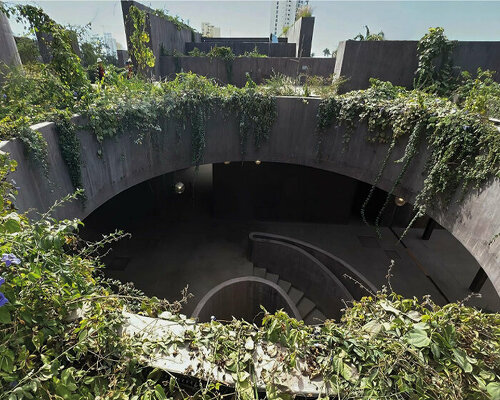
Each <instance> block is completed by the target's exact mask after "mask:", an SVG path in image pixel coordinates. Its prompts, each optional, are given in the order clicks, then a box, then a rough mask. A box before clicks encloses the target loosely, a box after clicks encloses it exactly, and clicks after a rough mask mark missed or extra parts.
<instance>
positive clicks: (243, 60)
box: [160, 56, 335, 87]
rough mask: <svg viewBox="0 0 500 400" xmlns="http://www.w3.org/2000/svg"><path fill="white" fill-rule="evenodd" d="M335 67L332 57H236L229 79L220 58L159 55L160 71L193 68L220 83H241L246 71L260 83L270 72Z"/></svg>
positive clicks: (171, 73) (322, 72) (323, 72)
mask: <svg viewBox="0 0 500 400" xmlns="http://www.w3.org/2000/svg"><path fill="white" fill-rule="evenodd" d="M334 69H335V58H311V57H305V58H295V57H261V58H260V57H237V58H235V59H234V61H233V63H232V70H231V82H229V81H228V74H227V67H226V64H225V63H224V61H222V60H218V59H211V58H208V57H171V56H170V57H169V56H163V57H160V75H161V77H162V78H163V79H164V78H169V79H173V78H175V74H176V73H178V72H190V71H191V72H194V73H196V74H199V75H203V76H207V77H209V78H214V79H216V80H217V82H220V83H231V84H233V85H236V86H238V87H242V86H244V85H245V83H246V80H247V78H246V73H247V72H248V73H249V74H250V76H251V78H252V79H253V81H254V82H256V83H258V84H260V83H262V82H264V80H265V79H268V78H270V77H271V76H272V75H273V74H274V73H276V72H279V73H280V74H283V75H286V76H290V77H293V78H297V77H299V76H300V75H309V76H313V75H318V76H322V77H325V78H327V77H329V76H331V75H332V74H333V72H334Z"/></svg>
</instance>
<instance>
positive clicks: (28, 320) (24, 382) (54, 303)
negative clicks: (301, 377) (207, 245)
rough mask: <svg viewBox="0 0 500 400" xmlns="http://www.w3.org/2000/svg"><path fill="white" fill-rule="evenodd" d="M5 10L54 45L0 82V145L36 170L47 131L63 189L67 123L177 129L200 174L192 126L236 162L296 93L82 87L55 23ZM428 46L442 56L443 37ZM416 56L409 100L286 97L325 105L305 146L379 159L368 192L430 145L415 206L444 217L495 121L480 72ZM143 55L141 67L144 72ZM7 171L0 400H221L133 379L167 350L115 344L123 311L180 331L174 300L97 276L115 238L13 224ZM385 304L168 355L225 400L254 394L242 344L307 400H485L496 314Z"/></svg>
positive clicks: (204, 85) (146, 85) (497, 342)
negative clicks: (166, 317)
mask: <svg viewBox="0 0 500 400" xmlns="http://www.w3.org/2000/svg"><path fill="white" fill-rule="evenodd" d="M24 7H28V8H24ZM13 12H16V13H19V17H20V18H28V20H29V21H30V24H31V25H32V26H33V27H34V29H43V31H44V32H45V31H47V32H50V33H51V34H53V35H54V37H56V38H57V40H55V41H53V44H52V45H51V46H53V47H52V52H53V55H54V57H53V59H52V61H51V64H49V65H46V66H43V65H38V64H34V65H32V66H28V67H25V69H24V72H23V73H21V72H20V71H16V70H13V71H12V72H11V74H10V75H9V77H8V79H7V80H6V83H5V84H4V85H3V86H2V88H1V98H0V103H1V105H2V107H0V135H1V138H2V139H10V138H13V137H20V138H21V140H23V141H24V142H25V143H26V144H27V146H28V149H30V153H31V154H32V155H35V157H34V158H35V159H37V160H39V161H43V160H44V159H45V158H46V151H47V148H46V146H47V144H46V142H45V141H44V140H43V137H41V135H40V134H39V133H37V132H34V131H33V130H31V129H30V128H29V126H30V125H32V124H34V123H36V122H40V121H44V120H52V121H56V124H57V129H58V134H59V144H60V148H61V151H62V154H63V158H64V160H65V162H66V163H67V164H68V167H69V170H70V175H71V179H72V181H73V184H74V185H75V187H79V186H80V185H81V174H80V163H81V161H80V148H79V142H78V137H77V135H76V130H77V129H78V128H79V127H78V126H76V125H75V124H74V123H72V122H71V121H70V118H71V115H72V114H74V113H79V114H81V115H82V118H83V121H86V125H87V128H89V129H91V131H93V132H94V133H95V135H96V138H97V140H98V141H99V142H102V141H104V140H105V139H107V138H113V137H116V136H117V135H119V134H123V133H132V134H133V135H134V138H135V140H136V141H137V142H141V141H142V140H144V138H145V136H146V135H154V134H160V133H165V132H166V128H167V127H170V126H171V125H169V122H168V121H174V122H175V123H176V127H175V128H174V129H175V131H176V134H177V135H178V136H180V135H182V134H183V132H184V131H185V130H188V131H189V132H190V133H191V142H192V161H193V164H195V165H196V164H199V163H201V162H202V161H203V150H204V147H205V144H206V143H205V142H206V138H205V131H206V127H207V122H208V120H209V119H210V117H211V116H212V115H213V114H214V113H216V112H219V111H221V110H222V111H224V112H225V113H226V114H227V115H232V116H235V117H236V120H237V124H238V127H239V128H238V129H239V133H240V140H241V150H242V152H244V151H245V149H246V146H247V144H248V143H247V142H248V141H249V140H250V139H251V137H252V135H253V139H254V145H255V146H257V147H258V146H260V145H261V144H262V143H263V142H264V141H265V140H266V139H267V137H268V135H269V133H270V131H271V127H272V124H273V122H274V121H275V119H276V112H277V111H276V103H275V98H274V96H275V95H278V94H283V93H282V92H280V90H288V89H287V85H289V86H295V85H294V84H292V83H290V84H289V83H287V82H285V80H286V79H288V78H285V77H283V76H276V77H273V79H272V80H270V81H268V82H267V85H264V87H258V86H257V85H255V83H253V82H252V81H251V79H248V81H247V85H246V86H245V87H244V88H242V89H238V88H235V87H233V86H231V85H228V86H225V87H221V86H218V85H217V84H215V83H214V82H213V81H211V80H210V79H207V78H204V77H199V76H196V75H194V74H179V75H178V76H177V77H176V79H174V80H172V81H167V82H161V83H159V82H148V81H146V80H144V79H142V78H141V77H137V76H136V77H133V78H132V79H125V78H124V77H123V76H122V75H120V74H118V73H116V71H113V70H111V71H109V74H108V75H107V76H106V77H105V80H104V82H102V83H99V84H97V85H96V86H95V87H92V86H91V85H90V82H89V80H88V78H87V76H86V75H85V73H84V71H83V69H81V64H80V60H79V59H78V57H77V56H76V55H74V53H73V51H72V50H71V49H70V47H71V46H70V41H71V40H70V38H69V36H66V35H65V34H64V33H62V29H61V30H60V29H59V26H58V25H57V24H55V23H54V22H53V21H51V20H49V19H48V17H47V16H46V15H45V14H43V13H42V12H40V11H39V10H38V11H37V10H36V9H34V8H30V7H29V6H15V8H14V9H13ZM136 17H137V18H135V19H134V20H135V21H136V22H135V23H137V27H138V33H139V34H138V36H137V39H138V42H137V43H138V46H139V48H142V50H140V51H139V53H140V52H142V51H143V50H144V48H143V47H144V46H146V44H147V40H145V37H144V35H143V34H144V33H145V30H144V26H145V25H144V23H145V22H144V20H143V19H142V14H137V15H136ZM46 25H47V26H46ZM435 32H437V34H438V35H440V33H439V31H435ZM146 35H147V34H146ZM434 39H435V38H434ZM434 39H433V38H432V37H427V38H426V40H429V41H430V42H432V41H433V40H434ZM435 43H438V45H439V46H441V44H442V43H443V41H442V38H438V39H436V42H435ZM440 43H441V44H440ZM68 46H70V47H68ZM146 47H147V46H146ZM421 48H422V49H424V53H425V54H426V55H425V57H424V56H423V55H422V56H421V60H420V61H421V62H420V63H419V72H418V73H417V79H416V82H417V86H418V90H413V91H410V90H405V89H403V88H399V87H395V86H393V85H392V84H390V83H387V82H379V81H373V82H372V87H371V88H369V89H367V90H364V91H357V92H350V93H347V94H344V95H338V94H337V93H336V89H337V86H336V85H337V83H335V82H334V81H333V80H332V81H326V82H325V81H321V82H320V80H319V79H318V78H313V77H303V78H304V79H305V80H302V81H300V82H298V83H299V84H301V85H302V86H303V87H302V92H301V93H300V95H303V94H305V91H306V90H307V91H308V92H309V93H314V89H313V88H314V87H316V86H317V87H319V88H324V90H325V92H322V93H319V94H321V95H322V96H325V100H324V101H323V102H322V104H321V106H320V109H319V115H318V127H319V130H320V135H319V138H320V140H322V139H323V138H324V135H325V134H326V128H327V127H328V126H330V125H331V124H342V125H344V126H345V128H346V131H345V132H346V136H345V140H346V142H348V140H349V138H350V135H352V134H353V133H354V128H355V127H356V125H357V124H359V123H366V124H367V126H368V139H369V140H371V141H373V142H380V143H382V144H386V145H387V146H388V149H389V150H388V153H387V158H386V161H385V163H384V164H383V165H382V166H381V170H380V172H379V178H378V179H380V177H381V174H382V173H383V171H384V169H385V168H386V166H387V165H388V162H389V161H390V160H391V156H392V155H393V151H394V147H395V144H396V142H397V141H398V140H402V138H404V137H405V136H406V137H408V144H407V146H406V149H405V152H404V155H403V157H402V158H401V159H400V160H398V161H399V163H400V164H401V172H400V175H399V176H398V177H397V179H396V180H395V182H394V183H393V188H392V190H391V191H390V193H389V194H388V197H387V199H388V200H389V198H390V196H391V194H392V193H394V192H395V190H397V187H398V185H399V184H400V182H401V180H402V179H403V178H404V176H405V174H406V172H407V171H408V169H409V168H410V167H411V163H412V161H413V160H414V159H415V157H416V154H417V152H418V149H419V144H421V143H426V144H427V146H428V148H429V154H430V158H429V160H428V162H427V169H426V171H425V172H426V179H425V181H424V187H423V189H422V192H421V193H420V194H419V196H418V197H417V202H416V206H417V215H418V214H419V213H422V212H425V210H426V208H427V207H429V205H430V204H443V205H446V204H447V203H448V202H449V201H450V200H451V198H452V197H453V196H454V194H455V192H457V191H460V190H462V191H465V190H468V189H469V188H471V187H480V185H481V184H483V183H484V182H486V181H487V180H488V179H490V178H491V177H497V178H498V177H499V174H500V172H499V171H500V165H499V164H500V135H498V131H496V130H495V128H494V127H493V126H492V125H491V124H489V123H488V121H487V119H486V117H488V116H494V115H498V110H499V106H498V93H499V86H498V84H496V83H495V82H494V81H493V80H492V75H491V74H492V73H491V72H489V71H479V75H478V77H477V78H472V77H471V76H470V75H467V74H465V75H463V79H464V81H463V82H464V83H463V84H462V85H460V86H454V85H451V86H448V85H444V84H441V83H437V82H436V81H437V80H439V79H443V77H444V78H446V79H447V77H448V76H449V74H448V73H447V72H446V71H447V70H446V69H445V70H444V72H445V73H441V72H440V71H437V70H436V69H435V66H436V65H437V64H435V61H436V57H439V54H440V53H439V52H435V51H434V49H433V47H432V46H430V47H429V46H428V45H427V44H426V45H422V47H421ZM445 48H447V46H445ZM217 52H218V53H217V54H222V57H226V56H227V53H225V51H221V50H217ZM219 52H220V53H219ZM424 53H423V54H424ZM214 54H215V52H214ZM432 54H434V57H431V56H430V55H432ZM141 57H142V56H139V59H140V58H141ZM147 59H148V56H147V54H144V58H143V61H145V63H144V65H145V66H147ZM440 65H443V64H440ZM71 68H74V69H71ZM73 73H74V76H73V75H72V74H73ZM315 79H316V80H317V82H315ZM330 82H333V83H331V84H330ZM273 85H274V86H273ZM304 86H305V88H304ZM447 88H450V90H451V89H453V90H451V91H450V92H449V93H446V95H447V96H449V97H450V98H451V99H452V100H454V101H451V100H450V99H447V98H443V97H439V96H437V94H440V93H444V92H445V91H446V90H449V89H447ZM318 90H320V89H318ZM321 90H323V89H321ZM290 94H292V93H290ZM293 94H295V92H294V93H293ZM495 99H496V100H497V101H495ZM186 128H187V129H186ZM42 165H45V167H44V168H46V164H42ZM14 167H15V164H14V163H13V162H12V161H9V160H8V158H7V156H6V155H0V246H1V248H0V250H1V253H0V254H2V258H1V260H0V277H1V278H0V285H1V288H0V289H1V293H0V341H1V343H2V346H0V389H1V390H0V399H9V400H11V399H12V400H18V399H48V400H49V399H50V400H52V399H54V400H56V399H61V398H63V399H69V400H73V399H75V400H77V399H78V400H79V399H97V398H101V399H117V400H118V399H129V398H131V399H144V400H147V399H166V398H167V397H169V398H188V397H189V398H203V399H222V398H224V397H227V393H223V392H222V391H220V390H219V385H218V383H211V384H210V385H209V384H207V385H200V388H199V389H198V388H196V389H186V388H183V387H182V385H181V384H180V383H179V382H178V381H177V380H176V378H175V377H173V376H171V375H169V374H168V373H166V372H162V371H158V370H151V369H149V368H146V367H144V365H143V363H144V358H143V357H147V355H148V354H149V353H148V352H147V351H145V349H150V347H149V346H150V345H156V346H159V347H153V350H154V349H156V350H160V351H161V350H162V349H164V348H165V346H168V345H170V344H171V343H169V342H168V338H167V339H165V342H163V343H156V344H154V343H147V344H146V346H142V344H143V343H138V339H136V338H127V337H122V336H120V335H119V333H118V332H119V327H120V326H121V324H122V323H123V316H122V310H129V311H131V312H134V313H140V314H143V315H148V316H157V315H158V314H159V313H160V312H162V311H164V310H169V311H170V312H173V313H174V315H173V316H171V318H172V319H173V320H178V319H179V318H180V317H177V315H176V314H175V313H176V312H178V311H179V309H180V305H181V304H180V303H173V304H171V303H168V302H167V301H165V300H159V299H156V298H149V297H146V296H144V295H143V293H141V292H140V291H138V290H136V289H134V288H133V286H131V285H122V284H120V283H119V282H114V281H113V282H111V281H108V280H106V279H104V278H103V277H102V275H101V274H100V272H99V271H100V268H101V267H102V265H101V263H100V261H99V258H98V257H97V256H96V254H97V253H96V250H97V249H98V248H100V247H102V246H104V245H106V244H109V243H111V242H113V241H114V240H116V239H118V238H120V237H121V236H122V234H121V233H120V232H116V233H114V234H111V235H109V236H106V237H105V238H103V240H102V241H101V242H99V243H96V244H88V243H84V242H82V241H81V240H80V239H79V238H78V235H77V230H78V227H79V226H80V222H79V221H77V220H73V221H57V220H55V219H53V218H52V217H51V216H50V212H49V213H47V214H44V215H41V216H39V217H38V218H34V219H32V220H30V219H28V218H27V216H26V215H23V214H19V213H18V212H16V211H15V209H14V207H13V195H14V194H15V193H14V188H13V186H12V184H10V183H9V181H8V180H7V174H8V172H9V171H11V170H12V169H13V168H14ZM376 183H377V182H376ZM376 183H375V184H376ZM369 200H370V196H368V198H367V200H366V202H368V201H369ZM366 202H365V205H366ZM386 205H387V202H386ZM384 208H385V207H384ZM384 208H383V209H382V210H381V211H380V215H382V213H383V212H384ZM380 215H379V217H380ZM389 275H390V274H389ZM391 292H392V290H391V289H390V284H389V290H384V291H382V292H379V293H377V294H372V295H371V296H369V297H366V298H363V299H362V300H361V301H359V302H355V303H354V304H353V305H352V306H349V307H347V309H346V311H345V313H344V316H343V318H342V320H341V321H340V322H334V321H327V322H326V323H324V324H321V325H318V326H315V327H311V326H305V325H304V324H303V323H302V322H298V321H296V320H294V319H291V318H289V317H288V316H287V315H285V314H284V313H282V312H278V313H276V314H275V315H270V314H266V315H265V317H264V320H263V326H262V327H260V328H257V327H255V326H254V325H250V324H247V323H245V322H242V321H232V322H229V323H227V324H222V323H219V322H215V321H214V322H212V323H210V324H204V325H198V326H199V328H196V329H193V330H192V332H191V333H190V334H188V335H186V337H185V338H184V340H183V341H182V343H176V345H186V346H189V347H190V348H191V349H192V351H193V354H194V355H196V356H198V357H203V356H202V355H201V353H200V352H199V349H200V348H201V347H202V346H208V347H209V348H210V349H211V350H210V351H211V353H210V354H211V356H210V357H212V358H211V361H213V362H215V363H216V364H217V365H218V366H219V367H220V368H223V369H224V370H225V371H227V373H228V374H232V375H233V377H234V378H235V380H236V382H237V384H236V391H237V396H238V397H239V398H242V399H244V400H249V399H254V398H256V396H257V394H256V391H255V388H254V383H253V382H254V380H253V378H254V376H253V373H254V365H253V362H254V361H253V360H254V359H253V358H252V350H253V349H254V348H255V346H257V345H261V346H263V347H265V348H266V351H270V352H274V350H275V349H276V348H279V349H280V352H281V353H280V356H282V358H281V361H282V363H281V364H280V368H282V369H283V371H290V370H295V369H297V368H298V360H304V362H305V365H306V368H305V370H304V371H303V372H304V373H305V374H307V376H309V377H315V376H316V377H321V378H322V380H323V382H324V383H325V386H324V391H323V393H322V395H321V396H320V397H321V398H325V397H326V396H337V397H339V398H345V399H366V398H396V399H397V398H400V399H403V398H404V399H406V398H408V399H417V398H418V399H435V398H439V399H450V400H455V399H487V400H488V399H489V400H492V399H498V398H499V397H500V384H499V383H498V382H499V380H500V376H499V371H500V316H499V315H498V314H486V313H482V312H480V311H478V310H475V309H472V308H468V307H465V306H464V305H463V304H460V303H458V304H449V305H447V306H445V307H438V306H436V305H435V304H433V303H432V302H431V301H430V300H429V299H424V300H423V301H419V300H417V299H403V298H401V297H399V296H397V295H395V294H393V293H391ZM185 300H186V297H184V298H183V301H185ZM138 344H139V345H138ZM273 346H274V347H273ZM274 354H277V353H274ZM265 379H266V383H267V388H266V389H267V397H268V398H269V399H286V398H288V397H289V393H288V392H287V389H286V387H284V386H282V385H279V384H278V383H277V382H275V381H274V379H273V374H272V373H269V374H268V376H267V377H266V378H265Z"/></svg>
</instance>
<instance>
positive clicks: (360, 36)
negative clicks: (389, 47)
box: [353, 25, 385, 41]
mask: <svg viewBox="0 0 500 400" xmlns="http://www.w3.org/2000/svg"><path fill="white" fill-rule="evenodd" d="M353 40H360V41H364V40H375V41H380V40H385V33H384V32H382V31H380V32H379V33H371V32H370V28H368V25H365V34H364V35H363V34H362V33H358V34H357V35H356V36H354V38H353Z"/></svg>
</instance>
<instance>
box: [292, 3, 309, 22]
mask: <svg viewBox="0 0 500 400" xmlns="http://www.w3.org/2000/svg"><path fill="white" fill-rule="evenodd" d="M312 11H313V10H312V7H311V6H310V5H305V6H302V7H300V8H299V9H298V10H297V12H296V13H295V21H297V20H298V19H300V18H308V17H312Z"/></svg>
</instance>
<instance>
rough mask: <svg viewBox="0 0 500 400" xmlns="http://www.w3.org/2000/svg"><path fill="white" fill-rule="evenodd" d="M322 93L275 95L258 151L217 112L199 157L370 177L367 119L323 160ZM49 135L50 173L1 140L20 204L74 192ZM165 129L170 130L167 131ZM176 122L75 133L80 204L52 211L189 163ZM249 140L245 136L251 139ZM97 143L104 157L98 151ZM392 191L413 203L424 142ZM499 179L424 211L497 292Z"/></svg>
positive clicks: (79, 210)
mask: <svg viewBox="0 0 500 400" xmlns="http://www.w3.org/2000/svg"><path fill="white" fill-rule="evenodd" d="M319 102H320V100H319V99H316V98H307V99H303V98H296V97H280V98H278V99H277V107H278V118H277V121H276V122H275V124H274V126H273V129H272V132H271V134H270V137H269V140H268V142H267V143H264V144H262V146H261V148H260V149H259V150H257V149H255V148H254V147H253V146H251V145H249V146H248V148H247V152H246V155H245V156H244V155H242V151H241V148H240V136H239V130H238V121H237V119H236V118H232V117H229V119H224V118H223V116H222V114H223V112H221V113H220V114H218V115H215V116H214V117H213V118H212V119H210V120H209V122H208V123H207V129H206V147H205V152H204V163H207V164H208V163H221V162H224V161H227V160H229V161H243V160H255V159H259V160H261V161H262V162H267V161H269V162H282V163H289V164H297V165H305V166H310V167H316V168H321V169H324V170H327V171H332V172H335V173H339V174H342V175H346V176H349V177H352V178H355V179H359V180H361V181H363V182H367V183H372V182H374V181H375V178H376V176H377V174H378V171H379V169H380V166H381V164H382V161H383V160H384V158H385V155H386V152H387V146H385V145H380V144H374V143H370V142H368V141H367V140H366V126H364V125H363V124H361V125H360V126H359V127H357V128H356V130H355V131H354V132H353V133H352V135H351V140H350V142H349V147H348V148H347V149H344V147H345V144H344V141H343V134H344V130H343V128H335V127H332V128H331V129H330V130H329V131H328V132H327V133H326V134H325V138H324V142H323V143H324V149H323V153H322V157H321V159H318V155H317V139H316V134H315V132H316V122H317V118H316V115H317V111H318V106H319ZM34 128H35V129H37V130H39V131H40V132H41V133H42V134H43V135H44V137H45V138H46V139H47V142H48V146H49V147H48V152H49V177H48V179H47V178H45V177H44V176H43V175H42V173H41V171H40V168H38V167H37V166H36V165H34V164H33V163H32V162H30V160H28V159H27V158H26V154H25V151H24V147H23V145H22V143H21V142H20V141H19V140H11V141H8V142H3V143H2V144H1V145H0V149H1V150H3V151H5V152H8V153H10V154H11V155H12V157H13V158H14V159H16V160H17V161H18V169H17V171H16V172H14V173H13V174H12V178H13V179H14V180H15V181H16V183H17V186H19V187H20V191H19V196H18V199H17V206H18V207H19V209H20V210H22V211H25V210H28V209H30V208H34V209H37V210H39V211H45V210H47V209H48V208H49V207H50V206H51V205H52V204H53V202H54V201H55V200H57V199H60V198H61V197H63V196H65V195H66V194H68V193H71V192H73V190H74V189H73V187H72V185H71V181H70V178H69V171H68V169H67V167H66V165H65V163H64V162H63V160H62V157H61V154H60V150H59V146H58V140H57V134H56V131H55V127H54V124H52V123H45V124H39V125H37V126H35V127H34ZM167 132H168V133H167ZM173 132H175V121H168V122H166V123H165V126H163V132H162V133H155V134H154V137H150V136H149V135H146V137H145V139H144V142H143V144H136V143H135V142H134V138H135V134H134V133H133V132H131V133H130V134H123V135H120V136H117V137H116V138H113V139H108V140H105V141H104V142H103V144H102V146H101V145H99V143H98V142H97V140H96V138H95V136H94V134H92V133H90V132H86V131H81V132H79V134H78V136H79V139H80V143H81V157H82V182H83V188H84V189H85V191H86V195H87V200H86V202H85V203H79V202H76V203H72V204H69V205H67V206H65V207H64V208H61V209H59V210H57V211H56V214H55V216H56V217H59V218H85V217H86V216H87V215H89V214H90V213H91V212H92V211H94V210H95V209H96V208H98V207H99V206H101V205H102V204H103V203H105V202H106V201H107V200H109V199H111V198H112V197H113V196H115V195H117V194H118V193H120V192H122V191H123V190H126V189H128V188H130V187H132V186H134V185H136V184H138V183H140V182H143V181H146V180H148V179H151V178H153V177H156V176H159V175H162V174H165V173H168V172H173V171H176V170H180V169H184V168H188V167H189V166H191V165H192V162H191V159H192V158H191V157H192V155H191V152H192V147H191V135H190V133H189V132H185V133H183V135H182V136H181V138H180V140H178V139H177V138H176V135H175V134H174V133H173ZM251 142H252V141H251V140H249V143H251ZM101 147H102V156H99V155H98V154H99V152H98V151H99V150H100V149H101ZM403 152H404V143H403V142H401V143H399V144H398V146H397V148H396V149H395V151H394V154H393V156H392V157H391V159H390V161H389V163H388V166H387V168H386V170H385V172H384V174H383V176H382V178H381V179H380V181H379V184H378V187H380V188H381V189H383V190H386V191H388V190H390V188H391V187H392V184H393V182H394V181H395V179H396V178H397V176H398V174H399V170H400V164H396V163H395V162H394V161H395V160H398V159H399V158H401V156H402V154H403ZM419 154H420V157H418V158H417V159H415V160H414V161H413V162H412V165H411V166H410V168H409V170H408V173H407V174H406V176H405V178H404V179H403V181H402V182H401V186H400V187H399V188H398V190H397V191H396V193H395V194H396V195H397V196H401V197H404V198H405V199H407V200H408V202H410V203H411V202H413V201H414V199H415V196H416V194H417V193H418V192H419V191H420V189H421V187H422V182H423V173H422V171H423V168H424V165H425V161H426V154H427V153H426V150H425V148H424V147H422V149H421V151H420V152H419ZM499 204H500V180H499V179H495V180H492V181H491V182H490V183H489V184H487V185H485V186H484V187H483V188H482V190H481V191H477V192H475V191H474V192H471V193H469V194H468V195H467V196H466V197H465V199H464V200H463V201H462V202H460V203H458V202H452V203H451V206H450V207H449V208H448V209H447V210H441V209H434V210H429V213H428V214H429V215H430V216H431V217H432V218H434V219H435V220H436V221H437V222H438V223H439V224H441V225H442V226H443V227H444V228H446V229H447V230H448V231H449V232H450V233H451V234H452V235H453V236H455V237H456V238H457V239H458V240H459V241H460V242H461V243H462V244H463V245H464V247H465V248H466V249H467V250H468V251H469V252H470V253H471V254H472V255H473V256H474V257H475V259H476V260H477V261H478V263H479V264H480V265H481V266H482V267H483V269H484V270H485V271H486V273H487V274H488V276H489V278H490V279H491V281H492V283H493V285H494V286H495V288H496V290H497V292H499V293H500V241H499V240H497V241H495V242H493V243H492V244H489V242H490V241H491V239H492V237H493V236H494V235H495V234H497V233H498V232H499V231H500V208H499V207H498V205H499Z"/></svg>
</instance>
